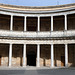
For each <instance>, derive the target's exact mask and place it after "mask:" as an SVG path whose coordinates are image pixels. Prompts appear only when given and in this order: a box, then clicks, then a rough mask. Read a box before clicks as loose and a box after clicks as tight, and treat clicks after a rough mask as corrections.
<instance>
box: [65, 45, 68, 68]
mask: <svg viewBox="0 0 75 75" xmlns="http://www.w3.org/2000/svg"><path fill="white" fill-rule="evenodd" d="M65 67H68V45H67V44H65Z"/></svg>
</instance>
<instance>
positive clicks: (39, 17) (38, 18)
mask: <svg viewBox="0 0 75 75" xmlns="http://www.w3.org/2000/svg"><path fill="white" fill-rule="evenodd" d="M37 30H38V31H40V16H38V29H37Z"/></svg>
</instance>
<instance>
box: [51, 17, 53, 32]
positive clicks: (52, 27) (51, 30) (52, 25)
mask: <svg viewBox="0 0 75 75" xmlns="http://www.w3.org/2000/svg"><path fill="white" fill-rule="evenodd" d="M51 31H53V16H51Z"/></svg>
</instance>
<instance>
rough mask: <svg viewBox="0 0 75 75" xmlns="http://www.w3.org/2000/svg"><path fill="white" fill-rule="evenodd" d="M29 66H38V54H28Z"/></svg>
mask: <svg viewBox="0 0 75 75" xmlns="http://www.w3.org/2000/svg"><path fill="white" fill-rule="evenodd" d="M27 65H28V66H36V54H35V52H33V51H31V52H29V53H28V54H27Z"/></svg>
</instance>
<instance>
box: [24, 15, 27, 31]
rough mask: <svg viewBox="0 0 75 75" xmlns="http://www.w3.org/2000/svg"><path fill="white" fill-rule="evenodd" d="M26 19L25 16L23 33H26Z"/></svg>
mask: <svg viewBox="0 0 75 75" xmlns="http://www.w3.org/2000/svg"><path fill="white" fill-rule="evenodd" d="M26 18H27V16H25V17H24V31H27V26H26Z"/></svg>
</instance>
